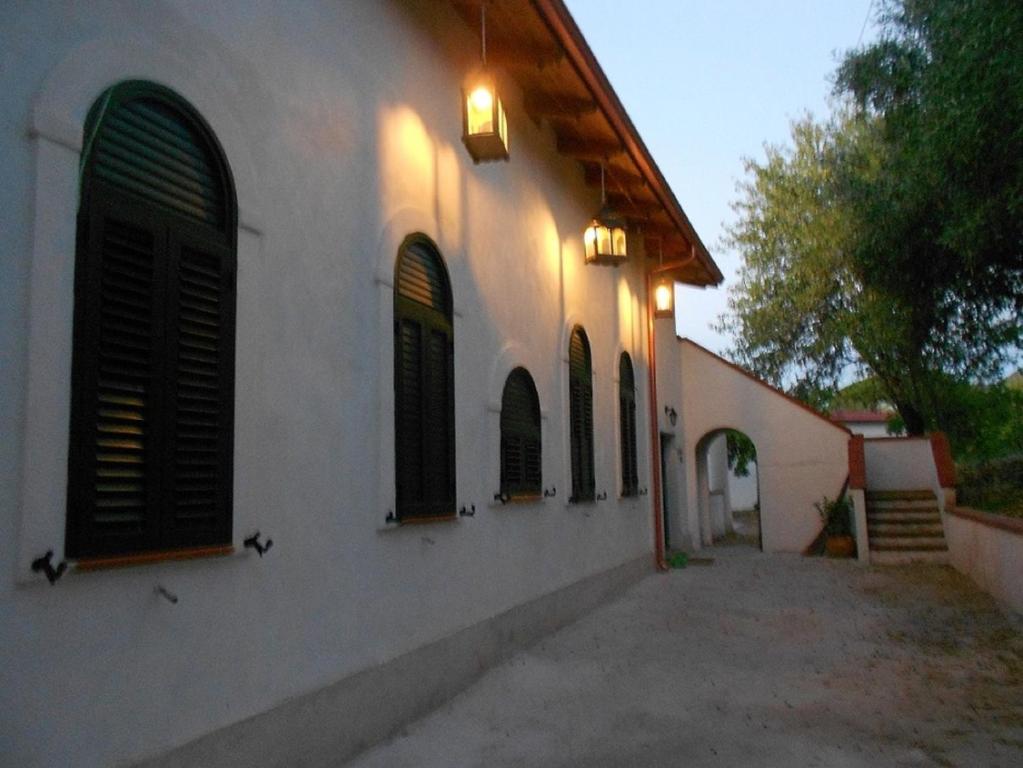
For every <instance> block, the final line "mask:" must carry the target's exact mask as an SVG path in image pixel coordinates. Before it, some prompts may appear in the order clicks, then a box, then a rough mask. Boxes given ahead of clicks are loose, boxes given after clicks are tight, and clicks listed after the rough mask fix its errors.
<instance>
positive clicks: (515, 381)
mask: <svg viewBox="0 0 1023 768" xmlns="http://www.w3.org/2000/svg"><path fill="white" fill-rule="evenodd" d="M542 482H543V477H542V461H541V449H540V400H539V398H538V397H537V394H536V386H535V385H534V384H533V377H532V376H530V375H529V372H528V371H527V370H526V369H525V368H516V369H515V370H513V371H512V372H511V373H510V374H509V375H508V379H507V380H506V381H505V384H504V393H503V394H502V396H501V492H502V493H505V494H507V495H509V496H512V497H515V496H539V495H540V494H541V492H542V490H543V488H542Z"/></svg>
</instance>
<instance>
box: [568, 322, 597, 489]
mask: <svg viewBox="0 0 1023 768" xmlns="http://www.w3.org/2000/svg"><path fill="white" fill-rule="evenodd" d="M568 382H569V403H568V406H569V408H568V410H569V442H570V448H571V462H572V498H571V500H572V501H592V500H593V499H594V498H595V495H596V478H595V476H594V469H593V465H594V460H593V366H592V363H591V360H590V344H589V341H588V340H587V338H586V332H585V331H584V330H583V329H582V328H579V327H576V328H575V329H573V331H572V336H571V339H570V340H569V351H568Z"/></svg>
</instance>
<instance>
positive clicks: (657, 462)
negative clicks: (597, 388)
mask: <svg viewBox="0 0 1023 768" xmlns="http://www.w3.org/2000/svg"><path fill="white" fill-rule="evenodd" d="M653 285H654V276H653V274H652V273H651V272H647V276H646V324H647V332H646V343H647V360H648V362H649V370H648V371H647V382H648V384H649V388H650V393H649V397H648V398H647V399H648V400H649V401H650V474H651V482H652V483H653V485H654V487H653V488H652V491H653V493H652V494H651V499H652V502H651V503H652V504H653V508H654V566H655V567H656V568H657V570H659V571H666V570H668V564H667V563H666V562H665V560H664V521H663V520H662V518H661V515H662V514H663V513H662V510H661V429H660V426H659V424H660V421H659V419H658V415H657V344H656V342H655V340H654V292H653Z"/></svg>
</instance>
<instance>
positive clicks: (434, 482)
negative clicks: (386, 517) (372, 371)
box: [394, 238, 455, 518]
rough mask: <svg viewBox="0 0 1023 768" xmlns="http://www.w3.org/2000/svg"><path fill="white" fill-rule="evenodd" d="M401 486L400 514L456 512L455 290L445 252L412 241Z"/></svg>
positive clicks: (402, 258)
mask: <svg viewBox="0 0 1023 768" xmlns="http://www.w3.org/2000/svg"><path fill="white" fill-rule="evenodd" d="M394 309H395V320H394V333H395V336H394V355H395V359H394V408H395V414H394V420H395V489H396V496H397V499H396V501H397V514H398V517H399V518H403V517H405V518H407V517H417V516H436V515H440V516H443V515H450V514H453V513H454V511H455V435H454V432H455V408H454V345H453V333H452V331H453V327H452V321H451V314H452V313H451V292H450V289H449V284H448V279H447V272H446V270H445V269H444V264H443V262H442V261H441V258H440V255H439V254H438V253H437V252H436V250H435V249H434V248H433V247H432V246H431V245H430V244H429V243H428V242H426V241H425V240H423V239H420V238H414V239H410V240H409V241H407V242H406V243H405V245H403V247H402V250H401V252H400V254H399V257H398V265H397V269H396V279H395V298H394Z"/></svg>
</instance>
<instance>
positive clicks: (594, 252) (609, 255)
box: [583, 165, 628, 267]
mask: <svg viewBox="0 0 1023 768" xmlns="http://www.w3.org/2000/svg"><path fill="white" fill-rule="evenodd" d="M600 199H601V203H602V205H601V207H600V210H599V211H597V213H596V215H594V217H593V220H592V221H591V222H590V224H589V226H588V227H586V231H585V232H584V233H583V246H584V251H585V254H586V263H587V264H609V265H611V266H615V267H617V266H618V265H619V264H621V263H622V262H623V261H625V259H626V258H628V246H627V242H626V237H625V219H624V218H622V217H621V216H620V215H619V214H618V213H617V212H616V211H614V210H613V209H612V208H611V207H610V206H609V205H608V204H607V191H606V189H605V187H604V166H603V165H601V166H600Z"/></svg>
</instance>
